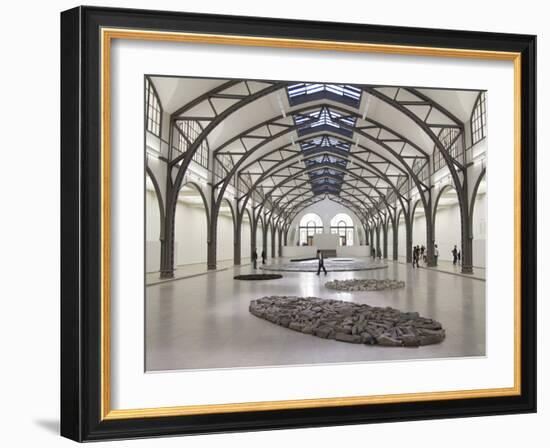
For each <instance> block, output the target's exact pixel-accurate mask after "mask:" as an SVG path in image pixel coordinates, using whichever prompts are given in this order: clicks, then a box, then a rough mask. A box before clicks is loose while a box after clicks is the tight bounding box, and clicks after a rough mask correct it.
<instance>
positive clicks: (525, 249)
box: [60, 7, 537, 441]
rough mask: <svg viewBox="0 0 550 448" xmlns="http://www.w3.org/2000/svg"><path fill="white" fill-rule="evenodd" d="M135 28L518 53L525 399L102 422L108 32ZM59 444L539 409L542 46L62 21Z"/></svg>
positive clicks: (230, 22) (215, 21)
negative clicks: (104, 31) (104, 59)
mask: <svg viewBox="0 0 550 448" xmlns="http://www.w3.org/2000/svg"><path fill="white" fill-rule="evenodd" d="M102 27H110V28H130V29H146V30H160V31H171V32H187V33H206V34H222V35H245V36H258V37H269V38H285V39H305V40H330V41H342V42H365V43H375V44H392V45H402V46H417V47H438V48H461V49H471V50H487V51H502V52H518V53H521V210H522V212H521V229H522V233H521V254H522V256H521V307H520V322H521V360H520V369H521V394H520V395H517V396H507V397H489V398H470V399H458V400H456V399H455V400H434V401H422V402H408V403H391V404H369V405H354V406H337V407H322V408H321V407H320V408H308V409H288V410H270V411H254V412H231V413H218V414H207V415H186V416H168V417H150V418H128V419H112V420H105V419H104V420H102V419H101V415H102V413H101V350H100V339H101V312H100V309H101V287H102V286H101V252H100V235H101V212H102V211H101V184H100V178H101V153H100V150H99V148H100V130H101V129H100V126H101V123H100V119H99V117H100V113H101V111H100V98H101V91H100V76H101V73H100V68H99V67H100V29H101V28H102ZM60 37H61V435H63V436H65V437H68V438H70V439H73V440H76V441H92V440H103V439H121V438H141V437H154V436H163V435H185V434H201V433H217V432H233V431H252V430H269V429H282V428H300V427H315V426H331V425H343V424H365V423H375V422H391V421H403V420H419V419H436V418H452V417H470V416H481V415H499V414H511V413H529V412H535V411H536V384H537V378H536V293H537V290H536V284H537V278H536V275H537V274H536V270H537V233H536V220H537V219H536V214H537V213H536V174H535V173H536V147H535V146H536V143H535V142H536V61H535V58H536V37H535V36H532V35H518V34H502V33H487V32H474V31H455V30H440V29H422V28H405V27H392V26H379V25H363V24H350V23H329V22H313V21H299V20H280V19H272V18H257V17H238V16H222V15H206V14H190V13H181V12H167V11H144V10H133V9H110V8H99V7H77V8H74V9H71V10H68V11H65V12H63V13H62V14H61V36H60Z"/></svg>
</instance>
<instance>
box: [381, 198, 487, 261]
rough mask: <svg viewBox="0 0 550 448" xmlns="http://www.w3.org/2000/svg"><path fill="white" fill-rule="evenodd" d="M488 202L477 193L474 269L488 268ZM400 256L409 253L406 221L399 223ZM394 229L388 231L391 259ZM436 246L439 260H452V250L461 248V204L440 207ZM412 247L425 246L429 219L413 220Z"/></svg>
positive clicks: (437, 216) (473, 224)
mask: <svg viewBox="0 0 550 448" xmlns="http://www.w3.org/2000/svg"><path fill="white" fill-rule="evenodd" d="M486 209H487V201H486V195H485V194H478V195H477V198H476V202H475V206H474V216H473V220H472V230H473V236H474V239H473V243H472V245H473V265H474V267H485V250H486V247H485V246H486V240H485V238H486V237H485V228H486V225H487V223H486V216H487V212H486ZM398 232H399V238H398V254H399V256H400V257H404V256H405V254H406V246H405V244H406V242H405V238H406V236H405V221H404V219H401V220H400V221H399V228H398ZM390 238H391V226H390V231H389V232H388V257H389V258H391V254H392V252H391V247H392V240H391V239H390ZM435 243H436V244H437V246H438V248H439V259H440V260H447V261H452V259H453V257H452V254H451V251H452V249H453V247H454V245H455V244H456V246H457V249H459V250H460V247H461V237H460V209H459V207H458V203H456V204H453V205H449V206H438V209H437V213H436V218H435ZM412 244H413V246H415V245H420V246H421V245H422V244H424V246H425V245H426V218H425V217H424V215H420V216H416V217H415V219H414V221H413V240H412Z"/></svg>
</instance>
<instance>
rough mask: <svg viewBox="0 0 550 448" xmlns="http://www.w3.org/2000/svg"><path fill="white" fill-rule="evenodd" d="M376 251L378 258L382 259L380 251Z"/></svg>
mask: <svg viewBox="0 0 550 448" xmlns="http://www.w3.org/2000/svg"><path fill="white" fill-rule="evenodd" d="M376 251H377V255H378V258H380V259H382V251H381V250H380V248H378V249H376Z"/></svg>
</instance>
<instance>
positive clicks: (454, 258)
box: [451, 244, 458, 265]
mask: <svg viewBox="0 0 550 448" xmlns="http://www.w3.org/2000/svg"><path fill="white" fill-rule="evenodd" d="M451 253H452V254H453V264H454V265H456V261H457V260H458V250H457V249H456V244H455V247H454V248H453V250H452V251H451Z"/></svg>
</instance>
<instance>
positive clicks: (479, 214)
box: [472, 194, 487, 267]
mask: <svg viewBox="0 0 550 448" xmlns="http://www.w3.org/2000/svg"><path fill="white" fill-rule="evenodd" d="M486 228H487V195H486V194H478V195H477V196H476V200H475V203H474V216H473V223H472V232H473V237H474V240H473V241H472V246H473V265H474V266H479V267H485V266H486V265H485V255H486V250H487V244H486V243H487V241H486V238H487V237H486V234H485V229H486Z"/></svg>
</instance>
